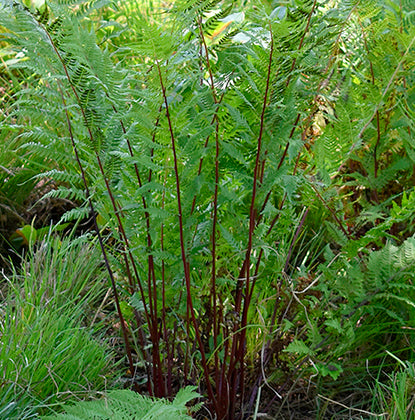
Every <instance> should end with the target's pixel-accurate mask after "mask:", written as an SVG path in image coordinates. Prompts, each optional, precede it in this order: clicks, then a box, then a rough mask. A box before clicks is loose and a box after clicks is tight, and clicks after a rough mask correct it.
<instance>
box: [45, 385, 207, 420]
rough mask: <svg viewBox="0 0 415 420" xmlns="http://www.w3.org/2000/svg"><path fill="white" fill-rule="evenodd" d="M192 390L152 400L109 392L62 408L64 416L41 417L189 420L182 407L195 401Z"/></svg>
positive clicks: (130, 393)
mask: <svg viewBox="0 0 415 420" xmlns="http://www.w3.org/2000/svg"><path fill="white" fill-rule="evenodd" d="M198 397H199V394H197V393H196V392H194V388H193V387H187V388H184V389H181V390H180V391H179V392H178V394H177V395H176V397H175V398H174V400H173V401H172V402H171V403H170V402H169V401H167V400H156V399H151V398H148V397H143V396H141V395H140V394H137V393H135V392H132V391H129V390H122V391H110V392H109V393H108V394H107V396H106V397H105V399H104V400H96V401H88V402H86V401H81V402H78V403H77V404H75V405H73V406H68V407H66V413H65V414H56V415H53V416H43V417H42V419H45V420H47V419H61V420H90V419H96V420H98V419H108V418H111V419H114V420H127V419H131V418H134V419H140V420H156V419H160V420H168V419H171V418H174V419H177V420H179V419H180V420H185V419H191V417H190V416H189V415H187V412H188V411H189V409H188V408H187V407H186V404H187V403H188V402H190V401H191V400H193V399H195V398H198Z"/></svg>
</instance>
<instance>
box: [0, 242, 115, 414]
mask: <svg viewBox="0 0 415 420" xmlns="http://www.w3.org/2000/svg"><path fill="white" fill-rule="evenodd" d="M100 261H101V259H100V258H98V255H97V254H96V252H95V249H94V247H93V246H91V245H86V242H85V240H84V239H80V240H77V241H72V242H71V241H70V240H69V239H64V240H62V241H60V240H59V239H57V238H49V240H48V242H44V243H42V244H41V245H40V246H39V248H38V249H37V250H32V251H31V252H29V253H28V255H27V257H26V259H25V263H24V265H23V269H22V271H21V272H20V273H19V272H18V271H17V270H15V271H14V272H13V274H12V276H10V277H6V276H5V275H4V280H5V282H4V283H3V286H6V287H3V289H4V288H5V289H6V290H5V292H3V294H4V301H3V304H2V306H1V309H0V311H1V323H0V371H1V372H2V373H1V377H0V381H1V384H2V386H1V387H0V418H8V419H14V418H16V419H22V418H29V417H31V416H33V415H34V413H35V412H48V409H49V408H50V407H54V408H57V407H59V406H60V404H61V403H63V402H65V401H67V400H68V399H76V400H77V399H81V398H87V397H88V395H89V394H90V393H91V392H93V391H94V392H96V391H99V390H103V389H105V388H106V384H107V382H108V381H111V378H112V373H111V372H112V369H111V368H110V366H109V364H110V356H111V355H110V352H109V351H108V348H107V347H106V346H105V345H104V343H103V342H102V341H100V340H99V339H98V338H97V334H96V333H97V332H98V327H97V326H94V325H92V326H90V327H87V326H86V325H85V320H86V319H87V316H88V314H90V313H91V305H92V303H93V302H94V301H97V299H99V297H100V296H101V295H102V292H103V291H104V289H105V283H104V279H105V276H104V275H103V271H102V268H101V267H100Z"/></svg>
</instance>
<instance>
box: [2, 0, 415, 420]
mask: <svg viewBox="0 0 415 420" xmlns="http://www.w3.org/2000/svg"><path fill="white" fill-rule="evenodd" d="M262 3H263V4H260V3H259V2H254V1H252V2H251V1H245V2H232V1H228V0H221V1H218V0H206V1H199V0H197V1H193V0H180V1H176V2H174V4H173V5H171V6H170V7H167V8H166V10H164V13H156V14H155V15H154V16H153V15H151V14H150V13H148V12H149V10H150V6H151V4H150V3H145V4H144V3H143V4H141V5H138V4H137V3H136V2H134V1H126V2H123V3H122V4H120V5H115V4H111V5H107V7H103V8H102V9H100V7H101V6H102V5H101V4H100V2H61V1H50V2H48V3H45V4H43V5H42V7H41V10H39V11H36V10H35V8H34V7H26V6H25V5H24V4H23V3H22V2H20V1H16V0H12V1H7V2H6V1H3V2H1V3H0V17H1V21H2V25H3V26H4V28H5V31H4V33H3V35H2V37H3V41H4V42H7V44H8V45H9V46H10V47H9V48H10V50H12V51H13V52H14V53H15V55H14V58H15V60H14V61H12V62H9V67H10V68H11V69H13V71H18V72H20V74H22V75H24V77H25V87H24V89H23V88H22V89H20V90H17V91H16V92H15V94H14V98H13V99H14V101H13V104H12V108H11V109H10V110H9V112H10V119H9V120H7V123H5V124H4V125H5V126H7V127H8V130H9V131H12V130H13V131H14V132H16V133H18V134H19V137H20V138H21V139H24V140H25V144H24V145H23V146H22V147H21V149H20V150H28V151H30V152H31V153H32V154H33V156H36V157H37V159H40V160H42V161H45V162H46V161H47V162H50V165H47V166H48V167H47V168H45V169H44V170H42V172H43V174H40V176H42V175H43V176H44V177H45V178H53V179H55V180H56V182H59V184H60V188H59V189H58V190H57V191H51V192H49V196H59V197H61V198H65V199H67V198H69V199H71V200H76V201H78V202H81V207H80V209H76V210H72V211H71V213H68V214H66V216H65V217H64V220H70V219H71V218H73V219H75V218H77V217H79V216H82V215H86V214H87V213H88V214H90V215H91V216H92V217H94V218H95V219H96V220H95V222H96V224H97V227H98V230H97V232H96V234H97V236H98V239H99V242H100V247H101V252H102V254H103V257H104V261H105V263H106V266H107V268H108V274H109V277H110V279H111V282H112V287H113V292H114V299H115V306H116V307H117V310H118V315H119V317H120V324H121V325H122V326H123V328H124V338H125V341H126V354H127V358H128V361H129V365H130V370H131V372H133V371H134V370H135V368H136V367H137V366H138V365H139V366H144V367H145V370H146V372H147V373H148V377H147V381H148V383H147V385H148V389H149V390H151V392H152V393H153V394H154V395H155V396H165V395H171V394H172V392H173V386H172V378H173V377H176V376H179V381H180V383H181V384H184V383H186V382H187V381H189V380H191V381H199V382H200V386H201V388H202V389H203V390H206V394H207V396H208V398H209V403H210V408H211V409H212V411H214V412H215V415H216V416H217V417H218V418H232V419H233V418H237V417H238V416H239V417H243V415H244V413H243V411H244V410H245V409H246V410H247V412H249V413H250V412H252V411H253V407H252V402H253V401H254V400H255V398H254V397H255V395H254V394H255V392H256V390H257V389H258V386H259V385H261V384H265V383H268V377H269V379H270V380H274V378H278V379H275V381H276V382H277V381H278V382H277V384H276V385H275V384H274V385H275V386H276V388H277V389H279V387H281V389H283V388H284V386H285V384H284V383H283V382H282V380H281V377H282V376H284V375H283V373H282V372H284V368H286V367H287V366H293V367H294V366H297V367H298V364H301V366H304V371H307V370H308V371H309V372H311V373H310V375H311V374H315V373H317V374H319V375H320V376H321V377H322V378H326V379H327V380H328V379H330V380H342V378H343V376H345V375H342V372H346V371H347V370H348V369H349V370H351V368H356V370H360V372H362V375H365V373H363V372H366V369H365V368H364V364H362V361H363V360H365V359H368V360H371V361H373V364H374V365H375V367H374V368H376V367H378V365H376V364H377V363H379V360H380V359H381V358H382V354H383V352H384V350H385V348H386V347H388V348H389V349H393V351H396V352H397V353H399V354H400V355H401V357H404V356H405V357H408V358H411V357H412V356H411V351H412V350H413V338H414V337H413V335H412V328H413V325H412V324H413V322H412V321H413V319H414V305H415V296H414V289H413V285H412V282H413V274H412V271H413V261H414V258H413V257H414V255H413V249H414V239H413V234H414V231H413V227H412V225H411V224H410V222H411V221H413V218H414V207H413V206H412V205H411V204H412V202H413V199H414V193H413V192H412V188H413V168H414V163H415V160H414V156H415V153H414V152H415V150H414V141H413V132H414V128H415V127H414V123H413V121H414V101H413V100H414V86H415V84H414V83H413V81H414V80H413V79H414V75H413V72H412V71H411V69H413V66H414V64H415V55H414V42H415V41H414V40H415V26H414V25H413V19H412V15H413V12H412V10H411V8H410V5H409V2H397V1H396V2H395V1H389V2H383V1H381V0H379V1H377V0H371V1H367V2H356V1H341V2H336V1H333V2H323V1H321V2H320V1H312V0H296V1H292V2H289V4H288V3H286V2H265V1H264V2H262ZM112 8H113V9H112ZM17 58H18V59H17ZM12 121H13V122H12ZM26 230H28V229H26ZM104 234H108V235H109V239H108V241H107V242H104V241H103V238H102V235H104ZM43 293H45V294H47V292H46V291H42V294H43ZM36 304H38V302H37V303H36ZM127 305H130V306H131V308H128V307H127ZM124 317H126V322H124ZM130 325H135V326H134V327H131V330H132V331H128V332H127V326H130ZM129 334H131V335H132V340H133V342H134V346H135V349H136V352H137V354H140V355H141V357H142V360H140V361H139V362H135V361H134V360H133V358H132V353H131V349H130V348H129V341H128V337H129ZM403 343H406V344H403ZM283 349H285V350H286V351H284V352H283V351H282V350H283ZM352 353H353V354H354V356H353V357H350V358H349V359H348V355H350V354H352ZM257 354H261V360H260V361H259V360H258V357H257V356H256V355H257ZM368 355H370V356H368ZM273 360H275V361H276V362H277V363H275V364H273V363H272V361H273ZM259 365H260V366H261V367H260V368H258V367H257V366H259ZM274 365H275V366H277V368H275V367H274ZM264 366H265V367H264ZM245 370H251V371H252V372H254V375H253V376H255V378H256V379H253V380H252V383H251V384H249V385H251V388H252V389H253V394H252V395H251V396H249V397H248V396H247V394H248V392H247V393H246V395H245V398H246V400H244V401H243V402H242V404H239V403H237V399H238V398H239V396H240V395H242V394H243V392H244V391H245V387H244V380H245V378H247V377H248V375H246V372H245ZM367 370H370V369H367ZM212 372H213V373H212ZM264 376H267V378H265V377H264ZM281 382H282V383H281ZM245 403H246V407H245V405H244V404H245ZM239 405H241V407H239ZM239 408H240V412H238V413H236V410H237V409H239Z"/></svg>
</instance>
